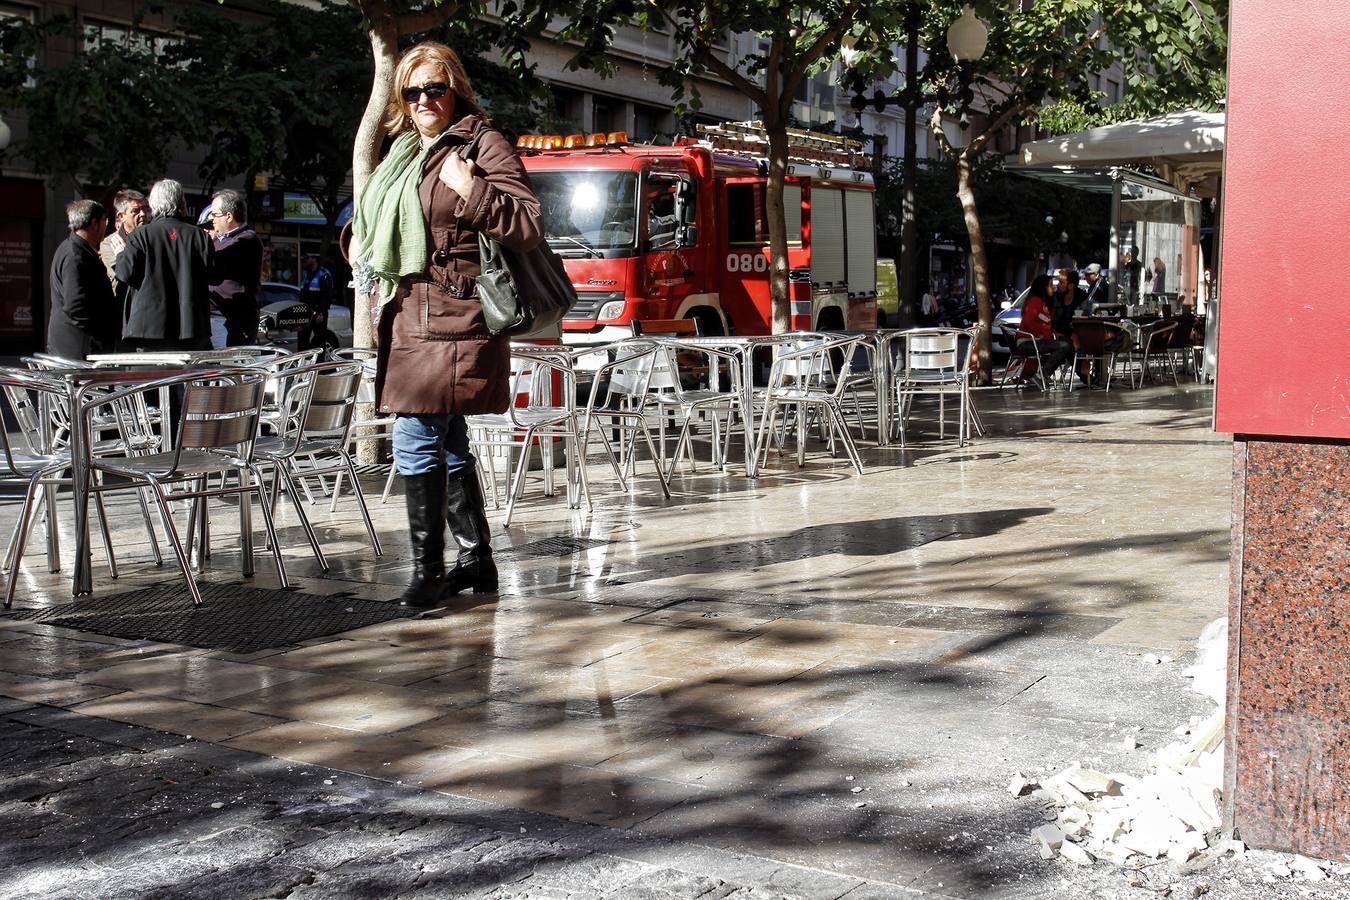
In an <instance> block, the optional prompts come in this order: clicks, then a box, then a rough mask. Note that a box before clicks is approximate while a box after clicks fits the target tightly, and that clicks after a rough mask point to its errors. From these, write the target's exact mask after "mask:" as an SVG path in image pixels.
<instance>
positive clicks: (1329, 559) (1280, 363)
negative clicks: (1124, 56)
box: [1216, 0, 1350, 856]
mask: <svg viewBox="0 0 1350 900" xmlns="http://www.w3.org/2000/svg"><path fill="white" fill-rule="evenodd" d="M1230 38H1231V44H1230V58H1229V99H1228V134H1227V141H1226V147H1227V150H1226V157H1225V171H1224V210H1223V227H1224V236H1223V295H1222V297H1221V304H1220V305H1221V309H1222V312H1221V317H1220V326H1219V371H1218V381H1217V388H1216V392H1217V396H1216V421H1217V427H1218V429H1219V430H1221V431H1230V432H1233V433H1234V436H1235V439H1236V441H1235V448H1234V449H1235V453H1234V472H1233V491H1234V493H1233V544H1232V554H1233V556H1232V567H1231V571H1232V583H1231V594H1230V596H1231V601H1230V611H1229V615H1230V619H1229V625H1230V631H1229V679H1228V682H1229V684H1228V693H1229V706H1228V731H1227V744H1226V750H1227V754H1226V760H1227V779H1226V780H1227V787H1228V790H1227V791H1226V803H1227V815H1228V819H1229V822H1230V824H1231V825H1232V826H1233V827H1234V828H1235V829H1236V830H1237V831H1238V833H1239V836H1240V837H1241V838H1242V839H1243V840H1245V841H1247V842H1248V843H1249V844H1252V845H1255V846H1260V847H1271V848H1276V849H1283V850H1292V851H1296V852H1300V853H1307V854H1311V855H1315V856H1339V855H1341V854H1344V853H1347V852H1350V288H1346V287H1345V286H1344V285H1346V284H1348V283H1350V279H1347V278H1346V276H1345V274H1344V273H1343V269H1344V268H1345V261H1346V260H1347V259H1350V175H1347V172H1346V159H1347V157H1346V152H1345V151H1346V148H1347V147H1350V103H1347V102H1346V87H1345V83H1346V77H1347V73H1350V17H1347V15H1346V8H1345V3H1344V2H1343V0H1300V2H1298V3H1271V2H1268V0H1233V3H1232V20H1231V28H1230Z"/></svg>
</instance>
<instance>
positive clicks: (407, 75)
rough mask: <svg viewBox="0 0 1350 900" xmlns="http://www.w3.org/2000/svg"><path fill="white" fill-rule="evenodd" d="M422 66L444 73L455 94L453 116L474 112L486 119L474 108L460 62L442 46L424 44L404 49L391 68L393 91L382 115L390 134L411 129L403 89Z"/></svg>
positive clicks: (471, 89)
mask: <svg viewBox="0 0 1350 900" xmlns="http://www.w3.org/2000/svg"><path fill="white" fill-rule="evenodd" d="M423 63H431V64H433V65H437V66H440V67H441V71H443V72H444V73H445V81H446V83H447V84H449V85H450V90H451V92H452V93H454V95H455V116H457V117H463V116H466V115H468V114H469V113H476V114H478V115H479V116H481V117H482V118H483V119H487V113H485V112H483V108H482V107H481V106H479V105H478V98H477V97H476V96H475V95H474V92H473V85H472V84H470V83H469V75H468V73H467V72H465V71H464V63H462V62H460V60H459V54H457V53H456V52H455V51H454V50H451V49H450V48H449V47H447V46H446V45H445V44H438V43H435V42H434V41H424V42H423V43H420V44H414V45H413V46H411V47H409V48H408V49H407V50H404V51H403V55H402V56H400V57H399V59H398V66H397V67H396V68H395V69H394V89H393V90H392V91H391V92H390V94H389V103H388V105H387V106H386V107H385V113H384V127H385V128H386V129H387V130H388V131H389V133H390V134H399V133H400V132H403V131H410V130H412V127H413V121H412V117H411V116H409V115H408V105H407V104H406V103H404V102H403V89H404V88H405V87H408V86H409V85H408V81H409V79H411V78H412V73H413V70H414V69H416V68H417V67H418V66H420V65H422V64H423Z"/></svg>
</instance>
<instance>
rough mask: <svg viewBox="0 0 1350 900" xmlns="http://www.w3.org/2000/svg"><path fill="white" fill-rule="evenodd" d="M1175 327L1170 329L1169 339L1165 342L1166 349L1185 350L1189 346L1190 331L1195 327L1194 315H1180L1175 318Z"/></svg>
mask: <svg viewBox="0 0 1350 900" xmlns="http://www.w3.org/2000/svg"><path fill="white" fill-rule="evenodd" d="M1176 323H1177V327H1176V328H1174V329H1172V334H1171V337H1169V338H1168V340H1167V349H1169V350H1185V349H1186V348H1187V347H1189V346H1190V345H1191V330H1192V329H1193V328H1194V327H1195V314H1194V313H1182V314H1181V315H1179V316H1177V319H1176Z"/></svg>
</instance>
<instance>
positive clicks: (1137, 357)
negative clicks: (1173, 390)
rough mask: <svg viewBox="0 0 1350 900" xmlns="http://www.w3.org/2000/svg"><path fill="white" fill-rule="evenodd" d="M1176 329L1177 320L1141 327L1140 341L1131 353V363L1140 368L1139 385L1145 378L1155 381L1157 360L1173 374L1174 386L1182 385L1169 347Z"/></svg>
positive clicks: (1149, 323) (1161, 321) (1147, 324)
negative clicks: (1154, 367) (1154, 370)
mask: <svg viewBox="0 0 1350 900" xmlns="http://www.w3.org/2000/svg"><path fill="white" fill-rule="evenodd" d="M1176 327H1177V320H1176V319H1170V320H1169V319H1160V320H1158V321H1156V322H1148V323H1146V324H1143V325H1140V326H1139V339H1138V340H1137V341H1136V343H1135V345H1134V347H1133V348H1132V349H1131V350H1130V353H1129V359H1130V362H1131V363H1134V364H1136V365H1137V366H1138V371H1139V384H1141V385H1142V384H1143V383H1144V379H1145V378H1147V379H1148V380H1149V381H1152V380H1153V368H1152V367H1153V363H1154V361H1155V360H1156V361H1161V362H1162V364H1163V365H1164V366H1165V367H1166V369H1167V371H1168V372H1170V373H1171V375H1172V383H1173V384H1174V385H1180V384H1181V382H1180V380H1179V379H1178V378H1177V368H1176V364H1175V362H1174V361H1173V359H1172V355H1171V354H1170V353H1168V345H1169V344H1170V343H1171V341H1172V332H1173V331H1175V330H1176ZM1131 378H1133V375H1131ZM1132 383H1133V382H1132Z"/></svg>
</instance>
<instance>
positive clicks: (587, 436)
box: [581, 339, 670, 497]
mask: <svg viewBox="0 0 1350 900" xmlns="http://www.w3.org/2000/svg"><path fill="white" fill-rule="evenodd" d="M660 349H661V345H660V344H659V343H654V342H651V341H645V340H642V339H632V340H627V341H621V342H619V343H617V344H615V345H614V346H613V348H612V351H613V353H614V355H615V358H614V359H611V360H610V361H609V362H606V363H603V364H601V365H599V366H597V367H596V368H595V370H594V372H593V373H592V374H593V378H594V380H593V381H592V383H591V392H590V396H588V397H587V398H586V411H585V412H584V413H583V414H582V416H581V459H582V461H583V463H584V461H585V459H586V450H587V448H588V447H589V446H590V441H591V433H592V431H594V432H595V433H596V434H598V435H599V437H600V447H601V449H603V450H604V452H605V456H606V457H607V458H608V459H609V464H610V467H611V468H613V470H614V475H615V477H616V478H618V480H619V486H620V487H622V488H623V489H624V490H627V489H628V480H627V478H626V477H625V472H627V474H628V475H629V476H631V475H633V474H634V471H635V466H636V458H637V453H636V450H637V441H638V437H639V436H641V437H642V438H643V439H644V440H645V441H646V444H647V450H648V452H649V453H650V454H651V458H652V466H653V467H654V468H655V469H656V478H657V481H658V482H659V483H660V485H661V493H662V494H663V495H664V496H666V497H669V496H670V485H669V483H668V482H667V480H666V472H665V467H664V466H663V465H662V462H663V460H662V458H661V453H660V451H659V450H657V447H656V442H655V440H653V438H652V432H651V427H650V424H649V423H648V421H647V414H648V412H649V411H650V409H651V404H652V401H651V395H650V393H649V391H648V387H649V385H650V382H651V377H652V368H653V366H654V365H655V363H656V358H657V355H658V352H659V351H660ZM611 432H612V433H613V434H614V436H615V437H616V439H617V440H618V447H617V450H618V452H617V453H615V450H616V448H615V445H614V444H613V443H611V441H610V433H611Z"/></svg>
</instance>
